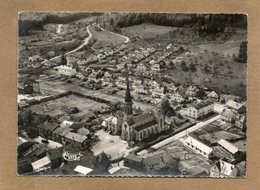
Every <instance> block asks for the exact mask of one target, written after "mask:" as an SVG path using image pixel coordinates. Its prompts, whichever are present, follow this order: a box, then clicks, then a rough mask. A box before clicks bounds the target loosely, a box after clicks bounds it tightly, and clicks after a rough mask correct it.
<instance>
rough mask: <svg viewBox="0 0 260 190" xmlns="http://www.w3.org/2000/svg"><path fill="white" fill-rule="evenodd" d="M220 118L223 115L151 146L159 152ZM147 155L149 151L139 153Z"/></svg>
mask: <svg viewBox="0 0 260 190" xmlns="http://www.w3.org/2000/svg"><path fill="white" fill-rule="evenodd" d="M220 117H221V115H217V116H215V117H213V118H211V119H209V120H206V121H203V122H199V123H197V124H196V125H194V126H192V127H190V128H188V129H186V130H184V131H181V132H180V133H178V134H176V135H174V136H172V137H169V138H167V139H165V140H163V141H161V142H159V143H157V144H155V145H153V146H151V148H153V149H156V150H157V149H159V148H161V147H163V146H166V145H168V144H170V143H171V142H173V141H176V140H178V139H180V138H182V137H184V136H185V135H186V134H188V133H191V132H193V131H196V130H198V129H201V128H203V127H205V126H207V125H208V124H210V123H212V122H214V121H216V120H218V119H220ZM146 153H148V150H142V151H141V152H139V153H137V155H140V156H142V155H145V154H146Z"/></svg>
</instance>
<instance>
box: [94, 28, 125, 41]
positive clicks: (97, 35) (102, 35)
mask: <svg viewBox="0 0 260 190" xmlns="http://www.w3.org/2000/svg"><path fill="white" fill-rule="evenodd" d="M90 32H91V33H92V35H93V37H92V38H93V39H95V40H96V41H97V42H100V43H101V44H102V45H111V44H113V45H117V44H122V43H124V42H125V39H124V38H122V37H120V36H117V35H115V34H113V33H110V32H108V31H96V30H94V28H93V27H91V28H90Z"/></svg>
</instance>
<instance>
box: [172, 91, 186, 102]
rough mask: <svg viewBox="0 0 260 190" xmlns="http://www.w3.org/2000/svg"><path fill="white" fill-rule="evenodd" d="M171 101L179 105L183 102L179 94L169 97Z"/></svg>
mask: <svg viewBox="0 0 260 190" xmlns="http://www.w3.org/2000/svg"><path fill="white" fill-rule="evenodd" d="M171 100H172V101H175V102H179V103H181V102H183V101H184V98H183V97H182V96H181V95H180V94H179V93H174V94H172V95H171Z"/></svg>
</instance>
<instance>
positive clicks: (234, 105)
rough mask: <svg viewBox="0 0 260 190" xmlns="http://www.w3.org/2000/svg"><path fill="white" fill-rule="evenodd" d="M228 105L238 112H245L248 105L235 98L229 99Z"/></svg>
mask: <svg viewBox="0 0 260 190" xmlns="http://www.w3.org/2000/svg"><path fill="white" fill-rule="evenodd" d="M226 106H227V107H228V108H230V109H231V110H233V111H235V112H237V113H240V114H241V113H245V112H246V106H245V105H244V104H241V103H238V102H235V101H233V100H229V101H228V102H227V103H226Z"/></svg>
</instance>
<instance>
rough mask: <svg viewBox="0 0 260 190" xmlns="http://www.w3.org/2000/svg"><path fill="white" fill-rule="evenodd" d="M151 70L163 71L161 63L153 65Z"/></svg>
mask: <svg viewBox="0 0 260 190" xmlns="http://www.w3.org/2000/svg"><path fill="white" fill-rule="evenodd" d="M151 71H152V72H154V73H159V72H160V71H161V68H160V64H157V63H156V64H154V65H152V67H151Z"/></svg>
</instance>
